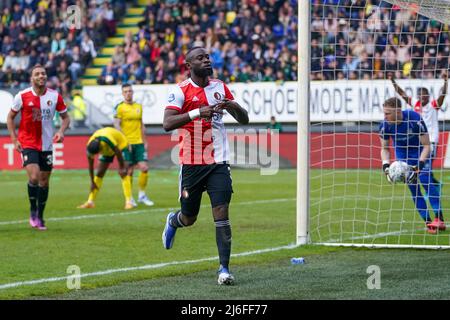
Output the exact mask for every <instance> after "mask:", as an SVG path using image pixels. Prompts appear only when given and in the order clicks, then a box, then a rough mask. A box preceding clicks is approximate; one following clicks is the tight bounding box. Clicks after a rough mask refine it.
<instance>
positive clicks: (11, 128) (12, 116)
mask: <svg viewBox="0 0 450 320" xmlns="http://www.w3.org/2000/svg"><path fill="white" fill-rule="evenodd" d="M17 114H18V112H15V111H14V110H9V113H8V117H7V120H6V125H7V126H8V131H9V136H10V137H11V141H12V143H14V148H15V149H16V150H17V151H19V152H21V151H22V146H21V145H20V142H19V141H18V140H17V134H16V124H15V123H14V119H15V118H16V116H17Z"/></svg>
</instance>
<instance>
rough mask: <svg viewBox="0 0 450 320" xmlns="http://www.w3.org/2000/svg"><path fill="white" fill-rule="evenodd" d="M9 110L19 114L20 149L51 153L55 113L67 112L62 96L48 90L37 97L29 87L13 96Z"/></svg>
mask: <svg viewBox="0 0 450 320" xmlns="http://www.w3.org/2000/svg"><path fill="white" fill-rule="evenodd" d="M11 109H12V110H14V111H15V112H20V113H21V120H20V125H19V135H18V140H19V142H20V144H21V146H22V148H23V149H33V150H37V151H40V152H44V151H52V150H53V144H52V142H53V141H52V139H53V117H54V116H55V111H58V112H59V113H64V112H66V111H67V107H66V105H65V103H64V100H63V98H62V96H61V95H60V94H59V93H58V92H57V91H55V90H53V89H49V88H47V89H46V90H45V93H44V94H43V95H42V96H38V95H37V94H36V93H35V92H34V90H33V88H32V87H30V88H28V89H25V90H23V91H20V92H19V93H18V94H17V95H16V96H15V98H14V103H13V106H12V108H11Z"/></svg>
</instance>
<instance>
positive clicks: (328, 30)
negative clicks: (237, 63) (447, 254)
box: [296, 0, 450, 249]
mask: <svg viewBox="0 0 450 320" xmlns="http://www.w3.org/2000/svg"><path fill="white" fill-rule="evenodd" d="M298 19H299V23H298V70H299V71H298V75H299V76H298V123H297V213H296V214H297V226H296V227H297V228H296V230H297V238H296V241H297V244H298V245H304V244H309V243H311V244H320V245H326V246H352V247H375V248H377V247H380V248H426V249H449V248H450V224H447V230H445V231H444V230H440V231H438V232H436V234H431V233H428V232H427V228H426V225H425V222H424V221H423V219H422V217H421V215H419V211H418V209H417V207H420V206H421V204H417V203H418V200H417V197H416V198H415V199H416V200H413V197H412V195H411V193H410V190H409V189H408V186H407V185H406V184H394V185H392V184H389V183H388V182H387V180H386V178H385V175H384V173H383V171H382V164H381V157H380V153H381V145H380V138H379V125H380V123H381V122H382V121H383V119H384V114H383V108H382V105H383V102H384V101H385V100H387V99H388V98H392V97H397V98H400V99H402V97H401V95H400V94H399V92H398V91H396V89H395V88H394V86H393V83H392V82H391V78H392V79H395V81H396V83H397V84H398V85H399V86H400V88H402V89H403V90H404V92H405V93H406V95H407V96H409V97H411V101H410V103H411V104H413V105H409V104H407V103H406V102H405V101H403V100H402V101H403V105H402V108H403V109H404V110H413V111H416V112H418V113H420V114H422V115H423V116H424V114H423V112H428V111H427V109H425V107H424V108H422V107H420V104H419V102H417V103H416V101H417V100H419V99H420V96H419V94H420V93H421V92H422V95H423V92H425V91H423V89H422V88H425V89H426V90H427V91H428V92H429V96H430V105H433V106H434V107H433V108H435V109H436V110H438V109H439V108H436V103H435V102H433V101H438V97H439V96H440V93H441V90H442V87H443V86H444V75H445V73H446V72H447V70H448V69H449V62H450V28H449V27H448V26H447V24H450V0H403V1H397V0H388V1H380V0H317V1H310V0H300V1H299V2H298ZM449 89H450V88H449ZM447 93H448V90H447ZM447 95H448V94H447ZM443 101H444V102H443V105H442V107H441V108H440V109H439V110H438V111H437V115H438V119H439V131H440V133H439V142H438V143H437V154H436V156H435V158H434V160H433V162H432V166H433V174H434V178H433V179H435V180H433V181H434V182H433V184H434V185H435V186H436V188H439V192H440V202H439V205H437V204H436V203H437V202H436V201H435V200H433V206H432V204H431V202H430V195H429V194H428V193H427V190H425V189H424V187H423V186H422V187H421V192H422V195H423V199H425V201H426V205H427V210H428V212H429V215H430V217H431V219H434V218H435V214H438V213H439V212H442V213H443V217H444V221H450V220H448V219H449V217H450V197H449V194H450V189H449V188H450V187H448V186H447V183H448V180H447V176H450V151H447V141H449V139H450V137H449V136H450V133H449V131H450V130H448V129H446V121H447V120H450V99H449V98H448V97H447V98H445V99H444V100H443ZM427 126H428V125H427ZM447 126H448V125H447ZM430 134H431V132H430ZM390 144H391V146H392V142H391V143H390ZM394 155H395V151H394V150H393V149H392V148H391V159H392V161H394ZM430 179H431V178H430ZM432 197H434V196H432ZM435 198H436V197H435ZM419 209H421V210H422V211H421V212H422V213H423V207H420V208H419Z"/></svg>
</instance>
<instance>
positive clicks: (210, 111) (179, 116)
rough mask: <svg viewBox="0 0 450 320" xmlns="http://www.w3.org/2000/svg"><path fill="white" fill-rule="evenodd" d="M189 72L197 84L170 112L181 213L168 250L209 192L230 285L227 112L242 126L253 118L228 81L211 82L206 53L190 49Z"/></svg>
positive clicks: (170, 218)
mask: <svg viewBox="0 0 450 320" xmlns="http://www.w3.org/2000/svg"><path fill="white" fill-rule="evenodd" d="M186 66H187V67H188V68H189V70H190V76H191V78H189V79H188V80H186V81H184V82H182V83H179V84H178V85H177V86H175V87H174V89H173V91H172V92H170V93H169V97H168V104H167V106H166V110H165V112H164V122H163V127H164V129H165V130H166V131H171V130H174V129H178V135H179V146H180V153H179V157H180V164H181V171H180V184H179V199H180V203H181V210H178V211H176V212H170V213H169V214H168V215H167V220H166V226H165V228H164V231H163V234H162V240H163V245H164V247H165V248H166V249H170V248H171V247H172V245H173V241H174V237H175V232H176V230H177V229H178V228H182V227H187V226H190V225H192V224H194V222H195V221H196V219H197V215H198V213H199V210H200V203H201V198H202V194H203V192H204V191H207V192H208V195H209V198H210V201H211V207H212V213H213V218H214V222H215V225H216V243H217V248H218V251H219V260H220V267H219V271H218V282H219V284H225V285H230V284H233V282H234V277H233V276H232V275H231V274H230V272H229V268H228V265H229V260H230V254H231V225H230V221H229V217H228V205H229V203H230V201H231V194H232V192H233V189H232V185H231V173H230V166H229V164H228V162H229V160H230V159H229V155H230V150H229V145H228V141H227V134H226V131H225V127H224V124H223V121H222V116H223V110H226V111H227V112H228V113H229V114H231V115H232V116H233V117H234V118H235V119H236V120H237V121H238V122H239V123H240V124H247V123H248V121H249V119H248V114H247V111H246V110H245V109H243V108H242V107H241V106H240V105H239V104H238V103H236V102H235V101H233V99H234V98H233V95H232V94H231V92H230V90H229V89H228V88H227V86H226V85H225V84H224V83H223V82H222V81H219V80H214V79H210V78H209V77H210V76H211V75H212V67H211V61H210V59H209V55H208V53H207V51H206V50H205V49H204V48H201V47H194V48H192V49H190V50H189V51H188V52H187V54H186Z"/></svg>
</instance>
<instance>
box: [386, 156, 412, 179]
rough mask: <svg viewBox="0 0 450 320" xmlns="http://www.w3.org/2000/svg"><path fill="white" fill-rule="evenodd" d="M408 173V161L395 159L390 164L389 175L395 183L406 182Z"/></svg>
mask: <svg viewBox="0 0 450 320" xmlns="http://www.w3.org/2000/svg"><path fill="white" fill-rule="evenodd" d="M408 173H409V166H408V164H407V163H406V162H403V161H394V162H392V163H391V165H390V166H389V177H390V178H391V180H392V182H394V183H399V182H405V180H406V177H407V176H408Z"/></svg>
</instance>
